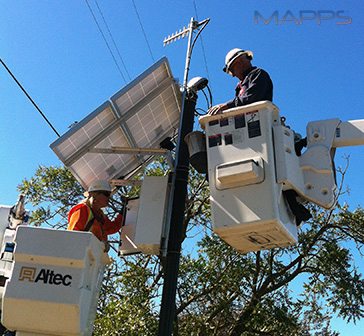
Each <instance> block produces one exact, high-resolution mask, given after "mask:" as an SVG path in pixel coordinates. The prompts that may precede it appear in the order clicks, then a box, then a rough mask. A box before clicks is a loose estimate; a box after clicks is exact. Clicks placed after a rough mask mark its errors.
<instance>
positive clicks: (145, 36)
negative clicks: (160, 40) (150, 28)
mask: <svg viewBox="0 0 364 336" xmlns="http://www.w3.org/2000/svg"><path fill="white" fill-rule="evenodd" d="M132 2H133V5H134V9H135V12H136V15H137V17H138V20H139V24H140V27H141V28H142V31H143V34H144V38H145V41H146V42H147V45H148V49H149V52H150V56H152V60H153V62H155V60H154V56H153V53H152V49H150V45H149V42H148V39H147V35H146V34H145V31H144V28H143V25H142V21H141V20H140V17H139V13H138V10H137V8H136V6H135V2H134V0H132Z"/></svg>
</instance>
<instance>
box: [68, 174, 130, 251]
mask: <svg viewBox="0 0 364 336" xmlns="http://www.w3.org/2000/svg"><path fill="white" fill-rule="evenodd" d="M84 195H85V197H86V198H85V199H84V200H83V201H81V202H80V203H79V204H77V205H76V206H74V207H73V208H72V209H71V210H70V212H69V214H68V230H75V231H87V232H88V231H89V232H92V233H93V234H94V235H95V236H96V237H97V238H99V239H100V240H101V241H102V242H104V243H105V245H106V247H108V245H107V244H106V243H107V236H108V235H110V234H114V233H117V232H118V231H119V230H120V228H121V225H122V220H123V217H122V215H121V214H119V215H118V216H117V217H116V218H115V220H114V221H112V220H110V219H109V218H108V217H107V216H106V215H105V214H104V212H103V210H102V209H103V208H106V207H107V206H108V204H109V201H110V196H111V186H110V184H109V182H108V181H106V180H98V181H94V182H92V183H91V185H90V187H89V188H88V191H87V192H85V193H84Z"/></svg>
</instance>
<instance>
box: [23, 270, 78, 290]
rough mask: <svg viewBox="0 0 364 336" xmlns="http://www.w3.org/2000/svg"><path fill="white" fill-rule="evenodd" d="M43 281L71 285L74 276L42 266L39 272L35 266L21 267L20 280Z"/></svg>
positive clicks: (50, 283) (57, 284) (51, 283)
mask: <svg viewBox="0 0 364 336" xmlns="http://www.w3.org/2000/svg"><path fill="white" fill-rule="evenodd" d="M25 280H27V281H29V282H43V283H45V284H49V285H56V286H59V285H63V286H66V287H68V286H71V283H72V276H71V275H69V274H66V275H62V274H60V273H54V271H53V270H50V269H45V268H42V269H41V270H40V271H39V272H38V273H37V269H36V268H35V267H24V266H23V267H22V268H21V269H20V275H19V281H25Z"/></svg>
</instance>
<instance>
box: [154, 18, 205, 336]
mask: <svg viewBox="0 0 364 336" xmlns="http://www.w3.org/2000/svg"><path fill="white" fill-rule="evenodd" d="M209 21H210V19H206V20H204V21H201V22H196V21H195V20H194V18H193V17H192V18H191V22H190V23H189V25H188V28H185V27H184V28H183V30H180V31H179V32H178V33H177V32H176V33H175V34H172V36H168V38H165V39H164V41H163V44H164V45H166V44H169V43H172V42H173V41H176V40H177V39H180V38H181V37H182V38H184V37H185V36H188V46H187V55H186V64H185V72H184V76H183V100H182V110H181V118H180V126H179V132H178V144H177V149H176V159H175V164H174V168H175V169H174V175H173V181H172V190H171V200H172V205H171V206H172V208H171V209H170V210H171V211H169V214H170V215H169V218H168V220H169V237H168V246H167V257H166V266H165V270H164V283H163V294H162V302H161V310H160V318H159V330H158V335H159V336H170V335H172V330H173V321H174V315H175V304H176V290H177V280H178V271H179V262H180V252H181V244H182V238H183V224H184V218H185V215H184V211H185V207H186V196H187V184H188V173H189V153H188V148H187V144H186V143H185V142H184V138H185V136H186V135H187V134H188V133H190V132H192V129H193V123H194V112H195V106H196V100H197V94H196V92H194V91H193V90H187V89H188V88H187V80H188V72H189V67H190V61H191V55H192V50H193V47H194V45H195V43H196V40H197V38H198V36H199V35H200V34H201V32H202V30H203V29H204V28H205V27H206V25H207V24H208V23H209ZM196 29H198V30H199V31H198V33H197V34H196V36H195V38H194V39H193V40H192V38H193V33H194V31H195V30H196ZM187 91H189V92H187Z"/></svg>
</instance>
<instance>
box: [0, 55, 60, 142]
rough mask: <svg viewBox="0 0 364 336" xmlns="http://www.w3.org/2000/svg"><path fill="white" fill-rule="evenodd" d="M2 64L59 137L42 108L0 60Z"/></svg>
mask: <svg viewBox="0 0 364 336" xmlns="http://www.w3.org/2000/svg"><path fill="white" fill-rule="evenodd" d="M0 62H1V64H2V65H3V66H4V67H5V69H6V70H7V72H8V73H9V74H10V76H11V77H12V78H13V79H14V80H15V82H16V84H18V86H19V87H20V88H21V89H22V91H23V92H24V93H25V95H26V96H27V97H28V99H29V100H30V101H31V103H32V104H33V105H34V106H35V108H36V109H37V110H38V112H39V113H40V114H41V115H42V117H43V118H44V119H45V121H46V122H47V123H48V125H49V126H51V128H52V130H53V131H54V133H56V134H57V136H58V137H59V136H60V135H59V133H58V132H57V131H56V129H55V128H54V127H53V125H52V124H51V123H50V121H49V120H48V119H47V118H46V116H45V115H44V114H43V112H42V111H41V110H40V108H39V107H38V106H37V104H36V103H35V102H34V100H33V99H32V98H31V97H30V96H29V94H28V92H26V91H25V89H24V88H23V87H22V85H21V84H20V83H19V81H18V80H17V79H16V78H15V76H14V75H13V74H12V72H11V71H10V69H9V68H8V67H7V66H6V64H5V63H4V62H3V60H2V59H1V58H0Z"/></svg>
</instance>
